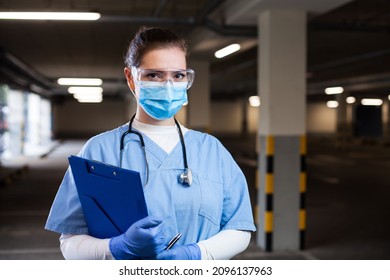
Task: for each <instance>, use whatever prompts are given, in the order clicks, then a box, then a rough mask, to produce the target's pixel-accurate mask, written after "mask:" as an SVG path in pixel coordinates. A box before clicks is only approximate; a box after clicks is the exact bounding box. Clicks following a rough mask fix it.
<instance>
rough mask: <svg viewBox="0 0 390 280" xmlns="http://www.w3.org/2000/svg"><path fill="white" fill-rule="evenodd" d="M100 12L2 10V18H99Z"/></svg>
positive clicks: (0, 15) (0, 17)
mask: <svg viewBox="0 0 390 280" xmlns="http://www.w3.org/2000/svg"><path fill="white" fill-rule="evenodd" d="M99 18H100V14H99V13H78V12H0V19H18V20H98V19H99Z"/></svg>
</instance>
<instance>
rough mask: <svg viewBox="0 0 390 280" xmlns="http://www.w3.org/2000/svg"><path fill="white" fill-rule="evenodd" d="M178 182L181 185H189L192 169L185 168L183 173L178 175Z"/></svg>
mask: <svg viewBox="0 0 390 280" xmlns="http://www.w3.org/2000/svg"><path fill="white" fill-rule="evenodd" d="M179 182H180V183H181V184H183V185H188V186H191V184H192V171H191V169H189V168H186V169H185V170H184V172H183V173H181V174H180V176H179Z"/></svg>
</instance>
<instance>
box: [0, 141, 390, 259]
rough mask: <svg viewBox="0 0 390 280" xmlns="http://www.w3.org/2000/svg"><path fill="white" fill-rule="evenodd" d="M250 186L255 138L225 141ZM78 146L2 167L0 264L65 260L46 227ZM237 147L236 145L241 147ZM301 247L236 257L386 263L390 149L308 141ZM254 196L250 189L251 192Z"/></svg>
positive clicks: (253, 247) (66, 145) (71, 143)
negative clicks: (374, 261)
mask: <svg viewBox="0 0 390 280" xmlns="http://www.w3.org/2000/svg"><path fill="white" fill-rule="evenodd" d="M221 140H222V142H223V143H224V144H225V145H226V147H228V149H229V150H231V151H232V153H233V154H234V155H237V156H238V155H239V157H237V158H238V159H239V160H238V161H239V163H240V165H241V166H242V168H243V170H244V173H245V174H246V176H247V178H248V184H249V185H250V186H254V183H253V182H254V171H255V167H254V165H253V162H254V160H253V153H254V138H250V139H247V141H237V139H234V138H228V137H225V138H224V137H222V138H221ZM82 143H83V142H82V141H75V140H72V141H70V140H69V141H64V142H62V143H58V145H57V146H56V147H55V149H53V151H52V152H51V153H50V154H49V155H48V156H46V157H28V158H24V157H21V158H16V159H13V160H11V161H8V162H3V163H2V164H3V168H2V169H1V174H0V175H1V176H2V177H1V179H2V181H0V182H1V185H0V259H1V260H7V259H8V260H19V259H23V260H29V259H38V260H50V259H51V260H54V259H63V257H62V255H61V252H60V250H59V242H58V237H59V236H58V235H57V234H55V233H52V232H49V231H46V230H44V229H43V227H44V224H45V221H46V218H47V215H48V211H49V209H50V206H51V203H52V201H53V198H54V196H55V193H56V192H57V188H58V186H59V184H60V182H61V180H62V177H63V174H64V172H65V169H66V167H67V157H68V155H70V154H76V153H77V152H78V151H79V149H80V147H81V145H82ZM238 143H240V144H238ZM307 169H308V190H307V230H306V244H305V245H306V249H305V250H302V251H297V252H271V253H268V252H263V251H262V250H260V249H259V248H258V247H257V246H256V244H255V243H254V240H255V237H254V238H252V242H251V244H250V246H249V248H248V249H247V250H246V251H245V252H243V253H242V254H240V255H238V256H236V257H235V259H269V260H273V259H276V260H279V259H282V260H283V259H284V260H288V259H296V260H304V259H328V260H339V259H351V260H355V259H363V260H366V259H367V260H372V259H384V260H386V259H387V260H388V259H390V219H389V214H390V206H389V205H390V204H389V203H388V199H389V197H390V176H389V175H388V173H389V171H390V148H385V147H379V146H355V147H354V148H351V149H348V150H340V149H336V148H335V147H334V145H333V144H330V143H329V142H327V141H311V142H310V141H309V146H308V157H307ZM253 193H254V191H253V190H252V189H251V194H253Z"/></svg>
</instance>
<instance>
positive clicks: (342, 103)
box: [336, 93, 348, 150]
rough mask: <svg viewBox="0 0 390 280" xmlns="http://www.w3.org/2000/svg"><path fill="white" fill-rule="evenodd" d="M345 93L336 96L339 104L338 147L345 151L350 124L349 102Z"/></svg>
mask: <svg viewBox="0 0 390 280" xmlns="http://www.w3.org/2000/svg"><path fill="white" fill-rule="evenodd" d="M345 96H346V95H345V93H343V94H338V95H336V100H337V102H338V103H339V106H338V107H337V126H336V130H337V131H336V134H337V142H336V144H337V147H338V148H340V149H342V150H345V149H346V148H347V138H348V131H347V128H348V123H347V101H346V97H345Z"/></svg>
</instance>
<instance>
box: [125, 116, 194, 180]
mask: <svg viewBox="0 0 390 280" xmlns="http://www.w3.org/2000/svg"><path fill="white" fill-rule="evenodd" d="M134 118H135V114H134V115H133V117H132V118H131V120H130V122H129V129H128V130H127V131H125V132H124V133H123V134H122V136H121V143H120V151H119V153H120V159H119V164H120V167H122V159H123V150H124V148H125V137H126V135H128V134H130V133H133V134H136V135H138V137H139V141H140V144H141V148H142V150H143V153H144V157H145V162H146V180H145V185H144V186H146V185H147V184H148V181H149V164H148V158H147V157H146V150H145V141H144V137H143V136H142V134H141V133H140V132H138V131H135V130H133V129H132V124H133V120H134ZM174 120H175V124H176V127H177V129H178V131H179V137H180V143H181V147H182V151H183V162H184V172H182V173H181V174H180V175H179V178H178V180H179V182H180V183H181V184H183V185H188V186H191V184H192V171H191V169H189V168H188V163H187V152H186V146H185V143H184V137H183V132H182V131H181V128H180V124H179V122H178V121H177V120H176V119H174Z"/></svg>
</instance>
